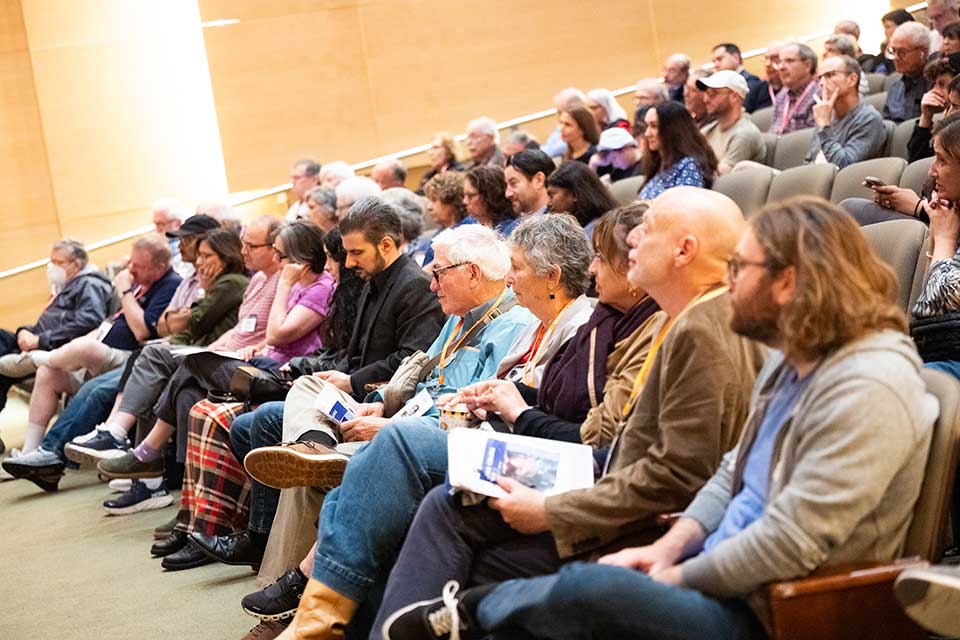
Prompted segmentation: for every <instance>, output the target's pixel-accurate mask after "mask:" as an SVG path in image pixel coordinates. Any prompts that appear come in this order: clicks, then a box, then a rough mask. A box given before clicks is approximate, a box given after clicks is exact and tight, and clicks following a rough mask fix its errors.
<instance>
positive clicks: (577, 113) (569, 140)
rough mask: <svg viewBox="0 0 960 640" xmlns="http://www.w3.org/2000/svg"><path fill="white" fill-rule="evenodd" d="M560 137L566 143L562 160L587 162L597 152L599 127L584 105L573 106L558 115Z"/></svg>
mask: <svg viewBox="0 0 960 640" xmlns="http://www.w3.org/2000/svg"><path fill="white" fill-rule="evenodd" d="M559 120H560V137H561V139H562V140H563V142H564V143H565V144H566V145H567V152H566V153H565V154H563V159H564V160H574V161H576V162H583V163H584V164H588V163H589V162H590V158H592V157H593V154H595V153H596V152H597V143H598V142H599V141H600V129H599V127H597V123H596V121H595V120H594V118H593V115H592V114H591V113H590V110H589V109H587V108H586V107H574V108H573V109H571V110H570V111H563V112H561V113H560V116H559Z"/></svg>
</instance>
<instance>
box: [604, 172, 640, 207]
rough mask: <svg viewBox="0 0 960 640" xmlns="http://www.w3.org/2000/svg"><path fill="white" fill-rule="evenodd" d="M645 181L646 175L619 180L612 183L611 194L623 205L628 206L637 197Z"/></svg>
mask: <svg viewBox="0 0 960 640" xmlns="http://www.w3.org/2000/svg"><path fill="white" fill-rule="evenodd" d="M645 181H646V177H644V176H633V177H632V178H624V179H623V180H617V181H616V182H614V183H613V184H611V185H610V195H612V196H613V199H614V200H616V201H617V203H618V204H619V205H620V206H621V207H623V206H626V205H628V204H630V203H631V202H633V201H634V200H636V199H637V193H638V192H639V191H640V188H641V187H642V186H643V183H644V182H645Z"/></svg>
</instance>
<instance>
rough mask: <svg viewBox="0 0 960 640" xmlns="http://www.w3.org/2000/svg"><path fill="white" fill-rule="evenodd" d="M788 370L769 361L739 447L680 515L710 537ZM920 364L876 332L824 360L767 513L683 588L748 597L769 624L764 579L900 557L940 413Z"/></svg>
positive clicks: (794, 425)
mask: <svg viewBox="0 0 960 640" xmlns="http://www.w3.org/2000/svg"><path fill="white" fill-rule="evenodd" d="M785 366H788V365H787V364H786V362H785V361H784V360H783V356H782V354H779V353H777V354H776V355H771V356H770V357H769V358H768V359H767V363H766V365H765V366H764V369H763V371H761V373H760V377H759V378H758V379H757V384H756V387H755V390H754V395H753V399H752V404H751V413H750V417H748V418H747V424H746V427H745V429H744V433H743V436H742V438H741V440H740V444H739V445H738V446H737V448H735V449H733V450H732V451H730V452H729V453H727V455H726V456H725V457H724V460H723V463H722V464H721V466H720V469H719V471H717V473H716V474H715V475H714V476H713V478H711V479H710V481H709V482H708V483H707V484H706V485H705V486H704V487H703V489H702V490H701V491H700V492H699V493H698V494H697V496H696V498H694V500H693V502H692V503H691V504H690V506H689V507H688V508H687V510H686V512H685V513H684V515H685V516H686V517H689V518H693V519H694V520H696V521H698V522H699V523H700V524H701V525H703V527H704V529H706V531H707V532H708V533H710V532H712V531H714V530H715V529H716V528H717V527H718V526H719V524H720V521H721V519H722V518H723V514H724V510H725V509H726V506H727V503H728V502H729V501H730V499H731V497H732V496H733V495H734V494H735V493H736V491H737V490H738V489H739V486H740V484H741V477H742V466H743V460H745V457H746V454H747V452H748V450H749V445H748V444H745V443H749V442H751V438H752V437H753V435H754V434H755V433H756V431H757V428H758V426H759V423H760V421H761V420H762V418H763V412H764V408H765V406H766V403H767V401H768V399H769V396H770V394H771V391H772V388H773V385H774V383H775V381H776V380H777V377H778V375H779V373H780V371H781V370H782V368H783V367H785ZM921 366H922V362H921V361H920V358H919V357H918V356H917V352H916V349H915V347H914V346H913V343H912V342H911V341H910V339H909V338H908V337H907V336H906V335H904V334H902V333H899V332H897V331H882V332H877V333H873V334H870V335H868V336H866V337H864V338H861V339H859V340H857V341H855V342H853V343H852V344H849V345H846V346H844V347H842V348H841V349H839V350H838V351H836V352H835V353H833V354H831V355H830V356H828V357H827V358H826V359H825V360H824V361H823V362H822V363H821V364H820V366H819V368H818V369H817V370H816V371H814V372H813V373H812V374H810V375H812V376H813V378H812V379H811V380H810V382H809V384H808V385H807V388H806V389H805V390H804V392H803V393H802V394H801V396H800V397H799V398H798V400H797V402H796V404H795V405H794V407H793V410H792V411H791V413H790V416H789V417H788V418H787V421H786V422H785V423H784V425H783V427H782V429H781V430H780V432H779V434H778V435H777V439H776V442H775V443H774V450H773V458H772V461H771V465H770V479H769V485H768V491H767V502H766V507H765V509H764V512H763V515H762V516H761V517H760V518H759V519H758V520H757V521H755V522H754V523H753V524H751V525H750V526H748V527H747V528H746V529H744V530H743V531H742V532H741V533H740V534H738V535H736V536H734V537H732V538H729V539H727V540H725V541H723V542H721V543H720V544H718V545H717V546H716V547H714V548H713V549H712V550H711V551H709V552H706V553H701V554H700V555H698V556H695V557H693V558H690V559H688V560H686V561H685V562H684V563H683V565H682V571H683V578H684V581H685V582H686V584H687V585H688V586H689V587H691V588H694V589H697V590H699V591H701V592H703V593H706V594H709V595H712V596H717V597H723V598H727V597H743V596H748V595H749V596H752V597H751V598H750V604H751V606H752V607H753V609H754V611H755V612H756V613H757V614H758V615H759V616H760V618H761V619H764V620H765V619H766V618H767V615H766V606H765V604H764V602H763V600H761V599H760V598H759V597H758V596H760V595H761V593H762V592H761V591H759V590H760V588H761V587H762V586H764V585H765V584H767V583H770V582H776V581H781V580H790V579H793V578H798V577H801V576H805V575H807V574H808V573H810V572H811V571H813V570H814V569H816V568H818V567H821V566H828V565H838V564H846V563H852V562H857V561H869V560H878V561H887V560H891V559H894V558H896V557H898V555H899V553H900V551H901V548H902V546H903V542H904V538H905V537H906V532H907V528H908V526H909V524H910V519H911V515H912V513H913V506H914V503H915V502H916V499H917V496H918V495H919V492H920V486H921V483H922V481H923V474H924V468H925V467H926V460H927V452H928V449H929V446H930V438H931V434H932V427H933V422H934V420H935V419H936V417H937V415H938V412H939V407H938V404H937V401H936V398H934V397H933V396H932V395H930V394H928V393H927V392H926V389H925V387H924V384H923V380H922V379H921V378H920V373H919V372H920V368H921ZM741 448H743V452H742V455H740V453H739V450H740V449H741Z"/></svg>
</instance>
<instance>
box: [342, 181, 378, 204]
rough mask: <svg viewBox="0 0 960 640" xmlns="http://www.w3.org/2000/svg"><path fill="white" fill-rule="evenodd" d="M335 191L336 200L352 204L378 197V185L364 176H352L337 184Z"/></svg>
mask: <svg viewBox="0 0 960 640" xmlns="http://www.w3.org/2000/svg"><path fill="white" fill-rule="evenodd" d="M336 191H337V200H339V199H341V198H343V199H344V200H346V201H347V202H349V203H350V204H353V203H354V202H357V201H358V200H362V199H363V198H368V197H370V196H379V195H380V185H378V184H377V183H376V182H374V181H373V180H371V179H370V178H368V177H366V176H354V177H352V178H347V179H346V180H344V181H343V182H341V183H340V184H338V185H337V189H336Z"/></svg>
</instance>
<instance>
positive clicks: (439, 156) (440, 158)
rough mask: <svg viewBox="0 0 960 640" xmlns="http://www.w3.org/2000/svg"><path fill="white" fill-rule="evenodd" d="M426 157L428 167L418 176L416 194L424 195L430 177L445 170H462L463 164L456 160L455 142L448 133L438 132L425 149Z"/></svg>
mask: <svg viewBox="0 0 960 640" xmlns="http://www.w3.org/2000/svg"><path fill="white" fill-rule="evenodd" d="M427 158H428V160H429V161H430V169H428V170H427V172H426V173H425V174H423V177H422V178H420V188H418V189H417V194H418V195H421V196H422V195H424V188H425V187H426V186H427V183H428V182H430V180H431V178H433V177H434V176H438V175H440V174H442V173H446V172H447V171H463V170H464V166H463V165H462V164H461V163H460V162H459V161H458V160H457V143H456V141H454V139H453V136H452V135H450V134H449V133H446V132H442V133H438V134H437V135H436V136H435V137H434V138H433V141H432V142H431V143H430V148H429V149H427Z"/></svg>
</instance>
